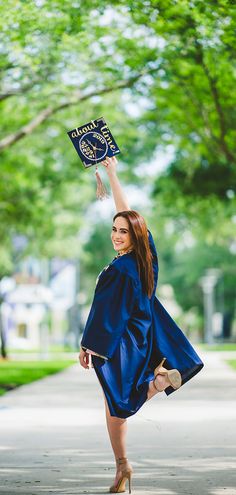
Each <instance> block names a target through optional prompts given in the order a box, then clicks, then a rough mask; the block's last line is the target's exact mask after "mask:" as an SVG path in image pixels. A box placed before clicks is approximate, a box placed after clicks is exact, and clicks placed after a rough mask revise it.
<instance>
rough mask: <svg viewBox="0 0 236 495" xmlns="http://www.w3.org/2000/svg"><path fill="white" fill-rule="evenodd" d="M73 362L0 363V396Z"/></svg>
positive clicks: (9, 361) (2, 361)
mask: <svg viewBox="0 0 236 495" xmlns="http://www.w3.org/2000/svg"><path fill="white" fill-rule="evenodd" d="M73 362H74V361H72V360H70V361H69V360H60V361H42V360H41V361H12V360H7V361H5V360H1V361H0V395H3V394H4V393H5V392H6V391H7V390H11V389H13V388H16V387H18V386H20V385H26V384H27V383H31V382H33V381H35V380H40V379H41V378H43V377H44V376H47V375H51V374H54V373H57V372H58V371H61V370H63V369H65V368H67V367H68V366H71V365H72V364H73Z"/></svg>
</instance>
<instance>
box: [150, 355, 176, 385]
mask: <svg viewBox="0 0 236 495" xmlns="http://www.w3.org/2000/svg"><path fill="white" fill-rule="evenodd" d="M165 360H166V358H163V359H162V361H161V362H160V364H158V366H157V367H156V368H155V370H154V377H155V378H154V380H153V385H154V387H155V389H156V390H157V391H158V392H163V391H164V390H165V388H166V387H165V388H163V389H162V390H160V389H159V388H158V387H157V384H156V381H157V380H156V378H157V376H158V375H162V376H167V377H168V380H169V382H170V385H171V386H172V387H173V388H174V389H175V390H177V388H179V387H181V385H182V378H181V374H180V372H179V371H178V370H176V369H175V368H174V369H172V370H167V369H166V368H163V366H162V365H163V363H164V361H165ZM167 386H168V385H167Z"/></svg>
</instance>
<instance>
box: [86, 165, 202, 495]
mask: <svg viewBox="0 0 236 495" xmlns="http://www.w3.org/2000/svg"><path fill="white" fill-rule="evenodd" d="M102 163H103V165H104V167H106V170H107V174H108V177H109V182H110V185H111V189H112V192H113V197H114V201H115V205H116V210H117V213H116V215H115V216H114V218H113V227H112V232H111V240H112V243H113V247H114V249H115V251H116V252H117V256H116V257H115V258H114V259H113V260H112V261H111V263H110V264H109V265H108V266H106V267H105V268H104V269H103V270H102V272H100V274H99V276H98V278H97V283H96V288H95V293H94V299H93V303H92V306H91V309H90V313H89V316H88V319H87V322H86V326H85V329H84V333H83V337H82V340H81V351H80V354H79V361H80V364H81V366H83V367H84V368H89V367H90V360H91V361H92V364H93V367H94V370H95V372H96V374H97V377H98V380H99V382H100V384H101V386H102V389H103V393H104V400H105V410H106V422H107V429H108V433H109V437H110V441H111V446H112V449H113V452H114V456H115V460H116V468H117V469H116V477H115V480H114V483H113V485H112V486H111V487H110V492H111V493H120V492H123V491H125V485H126V481H127V480H128V481H129V492H130V493H131V475H132V467H131V465H130V463H129V461H128V459H127V456H126V433H127V418H128V417H129V416H131V415H133V414H135V413H136V412H137V411H138V410H139V409H140V407H141V406H142V405H143V404H144V402H146V401H147V400H149V399H151V398H152V397H153V396H154V395H156V394H157V393H160V392H163V391H165V393H166V394H167V395H169V394H170V393H172V392H174V390H176V389H178V388H179V387H180V386H181V385H183V384H184V383H185V382H186V381H188V380H189V379H190V378H192V377H193V376H194V375H195V374H196V373H198V372H199V371H200V369H201V368H202V367H203V363H202V361H201V359H200V358H199V356H198V355H197V353H196V352H195V350H194V349H193V347H192V345H191V344H190V342H189V341H188V339H187V338H186V337H185V335H184V334H183V332H182V331H181V330H180V328H179V327H178V326H177V325H176V323H175V322H174V321H173V320H172V318H171V317H170V315H169V314H168V313H167V311H166V310H165V309H164V308H163V306H162V305H161V303H160V302H159V301H158V299H157V298H156V297H155V290H156V286H157V278H158V258H157V252H156V248H155V245H154V242H153V238H152V235H151V232H150V231H149V230H148V229H147V226H146V223H145V220H144V218H143V217H142V216H141V215H140V214H139V213H138V212H136V211H134V210H131V209H130V207H129V205H128V202H127V199H126V197H125V195H124V193H123V191H122V188H121V185H120V183H119V180H118V177H117V174H116V164H117V160H116V158H115V157H113V158H108V157H107V158H106V160H105V161H104V162H102ZM164 363H165V366H166V367H164V366H163V364H164Z"/></svg>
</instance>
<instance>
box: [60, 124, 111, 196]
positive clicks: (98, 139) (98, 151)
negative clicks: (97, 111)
mask: <svg viewBox="0 0 236 495" xmlns="http://www.w3.org/2000/svg"><path fill="white" fill-rule="evenodd" d="M67 134H68V136H69V138H70V139H71V141H72V143H73V145H74V147H75V149H76V151H77V153H78V155H79V157H80V159H81V161H82V163H83V165H84V167H85V168H88V167H92V166H93V165H95V166H96V170H95V174H96V180H97V197H98V198H99V199H104V198H106V197H108V193H107V190H106V188H105V186H104V185H103V183H102V180H101V177H100V175H99V173H98V168H97V164H98V163H100V162H102V161H103V160H105V158H106V157H107V156H108V157H112V156H114V155H117V154H118V153H120V150H119V148H118V146H117V144H116V142H115V139H114V138H113V136H112V133H111V131H110V129H109V127H108V125H107V124H106V122H105V120H104V118H103V117H100V118H99V119H97V120H91V121H90V122H88V123H87V124H84V125H82V126H80V127H76V128H75V129H73V130H72V131H68V132H67Z"/></svg>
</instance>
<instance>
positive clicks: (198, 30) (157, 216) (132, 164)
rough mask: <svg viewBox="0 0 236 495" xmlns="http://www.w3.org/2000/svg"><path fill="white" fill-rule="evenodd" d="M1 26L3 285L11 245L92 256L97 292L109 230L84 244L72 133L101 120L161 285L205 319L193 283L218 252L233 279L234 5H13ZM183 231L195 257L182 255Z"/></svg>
mask: <svg viewBox="0 0 236 495" xmlns="http://www.w3.org/2000/svg"><path fill="white" fill-rule="evenodd" d="M0 14H1V15H0V27H1V29H0V33H1V34H0V47H1V51H0V67H1V73H2V76H1V98H0V105H1V107H0V111H1V125H2V129H3V131H2V152H1V172H2V181H1V184H0V237H1V250H2V252H1V254H2V255H1V262H0V263H1V266H0V271H1V274H2V275H3V274H6V273H9V271H10V270H11V267H12V263H14V262H15V259H16V257H17V256H19V252H16V248H14V243H12V240H13V239H14V237H15V236H16V234H17V235H19V234H20V235H23V236H25V238H26V239H27V243H26V246H25V249H24V250H23V252H22V253H21V255H27V254H28V253H30V252H33V253H34V254H35V255H38V256H39V255H41V256H48V257H51V256H54V255H58V256H63V257H73V258H76V257H81V256H83V258H82V260H83V263H84V268H83V270H84V273H83V277H84V284H85V286H86V283H87V281H86V280H87V279H86V276H85V269H86V270H88V274H89V280H90V282H89V284H90V283H91V280H92V278H95V276H97V274H98V272H99V271H100V269H102V268H103V266H104V265H105V264H106V263H107V261H108V262H109V259H110V256H112V253H111V252H110V250H109V248H108V247H106V246H107V244H106V243H107V235H108V230H109V229H108V228H107V227H105V226H104V228H103V226H101V225H99V223H98V228H97V229H96V228H94V233H93V235H92V237H91V239H90V240H89V241H88V242H87V243H86V244H84V242H83V239H81V237H80V232H81V231H82V229H83V227H84V226H85V224H86V222H87V219H86V215H87V211H88V208H89V206H90V204H91V203H92V202H93V201H94V199H95V180H94V174H93V171H92V170H91V169H90V170H84V169H83V167H82V165H81V164H80V162H79V160H78V159H77V157H76V155H75V151H74V149H73V148H72V146H71V143H70V142H69V139H68V137H67V135H66V131H67V130H69V129H72V128H73V127H74V126H76V125H78V124H79V123H83V122H86V121H89V120H90V119H92V118H96V117H99V116H101V115H103V116H104V117H105V118H106V120H107V122H108V123H109V124H110V127H111V129H112V131H113V132H114V135H115V137H116V139H117V142H118V143H119V145H120V147H121V150H122V152H123V154H122V155H121V158H120V161H119V168H118V170H119V175H120V178H121V180H122V182H130V183H132V184H137V185H138V186H139V187H140V188H142V187H143V188H144V187H145V186H148V187H149V191H150V195H151V198H150V200H151V206H150V211H152V215H151V217H152V221H153V222H155V223H154V225H155V228H154V229H153V231H154V233H155V232H158V233H159V241H158V242H159V243H160V244H159V249H160V253H161V256H162V258H163V263H164V266H165V268H163V280H164V279H165V280H168V282H170V283H173V285H174V286H175V288H176V294H177V297H178V299H179V302H181V304H182V305H183V307H185V308H188V307H190V306H191V304H197V306H198V307H199V308H200V289H199V287H198V286H197V280H198V278H199V276H201V275H202V273H201V272H202V270H204V269H205V268H206V267H208V265H209V261H210V260H209V256H208V254H209V252H214V253H215V254H214V255H213V257H212V260H214V262H215V263H216V264H217V266H219V265H222V266H223V271H224V273H225V277H226V273H227V270H228V266H229V265H230V263H233V254H232V252H233V251H232V245H233V242H234V231H235V223H234V215H235V185H236V172H235V171H236V163H235V162H236V153H235V144H234V143H235V137H236V136H235V129H236V125H235V124H236V113H235V108H236V105H235V103H236V92H235V87H236V85H235V24H236V11H235V8H234V5H233V3H232V2H231V1H227V0H218V1H217V2H213V1H212V0H208V1H206V2H201V1H199V0H192V1H191V2H188V1H187V0H177V1H176V0H167V1H164V0H158V1H154V0H148V1H145V2H141V1H140V0H135V1H132V2H131V1H124V0H120V1H116V2H114V1H113V2H109V3H108V2H107V1H104V2H102V3H101V2H98V1H97V0H94V1H93V2H87V1H84V2H81V1H79V0H78V1H75V2H69V1H68V0H65V1H63V2H61V1H59V0H35V1H33V0H28V1H26V2H22V1H20V0H10V1H9V2H5V3H2V4H1V7H0ZM4 139H5V141H4ZM6 139H8V141H6ZM169 147H171V149H172V150H173V159H172V163H171V164H170V165H169V167H167V169H166V170H165V172H164V173H163V174H162V175H161V176H160V175H159V174H156V175H154V174H153V175H152V176H151V178H150V177H145V178H144V177H143V176H141V175H140V167H142V164H143V163H145V162H148V161H151V160H152V159H153V157H154V156H155V157H157V158H156V159H157V160H158V156H159V152H161V153H165V152H166V151H167V150H168V149H169ZM138 166H140V167H138ZM131 207H132V205H131ZM170 225H171V228H172V236H171V239H170V238H169V237H168V235H167V230H168V228H169V226H170ZM166 227H167V230H166ZM188 232H190V233H191V236H192V237H193V238H194V239H195V240H196V239H197V241H198V243H197V244H196V248H193V250H192V251H191V250H187V252H186V251H182V253H181V251H177V253H175V248H176V245H177V248H178V243H179V241H180V239H181V237H183V236H184V235H187V233H188ZM105 239H106V240H105ZM164 239H166V242H165V241H164ZM168 243H170V244H169V245H168ZM83 246H84V247H83ZM95 248H96V256H94V252H95V251H94V249H95ZM194 249H195V251H194ZM198 249H199V250H200V253H201V257H202V261H201V262H199V263H196V266H195V257H196V256H197V250H198ZM85 250H86V251H85ZM82 253H83V254H82ZM229 253H231V254H229ZM185 254H186V257H185ZM220 257H222V260H221V261H220ZM198 258H199V256H198ZM191 263H193V264H194V266H193V270H192V271H191V270H190V265H191ZM168 267H169V268H168ZM164 272H166V275H165V276H164ZM190 272H191V273H190ZM90 277H91V278H90ZM225 280H226V279H225ZM227 280H228V279H227ZM227 284H228V285H227V286H229V290H231V289H230V287H231V286H232V281H229V282H227ZM181 287H185V293H186V298H185V297H184V296H183V297H182V296H181V295H179V294H180V293H182V294H183V291H181V290H180V289H181Z"/></svg>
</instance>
